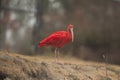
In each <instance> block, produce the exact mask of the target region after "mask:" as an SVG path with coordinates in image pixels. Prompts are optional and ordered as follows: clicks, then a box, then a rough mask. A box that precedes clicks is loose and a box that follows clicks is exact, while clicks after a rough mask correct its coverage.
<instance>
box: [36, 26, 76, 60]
mask: <svg viewBox="0 0 120 80" xmlns="http://www.w3.org/2000/svg"><path fill="white" fill-rule="evenodd" d="M73 40H74V34H73V25H72V24H69V25H68V28H67V31H57V32H54V33H52V34H51V35H49V36H48V37H47V38H45V39H43V40H42V41H40V42H39V44H38V46H39V47H42V46H52V47H55V58H56V61H57V58H58V57H59V48H61V47H63V46H64V45H65V44H67V43H69V42H71V41H72V42H73Z"/></svg>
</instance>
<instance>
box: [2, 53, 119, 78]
mask: <svg viewBox="0 0 120 80" xmlns="http://www.w3.org/2000/svg"><path fill="white" fill-rule="evenodd" d="M34 58H35V57H34ZM119 71H120V68H119V67H117V68H115V69H114V67H110V68H108V72H109V74H108V78H109V80H118V78H119V76H118V73H119ZM103 79H105V69H104V66H103V65H99V66H98V65H94V64H87V63H86V64H71V63H54V62H46V61H41V60H38V61H34V60H29V59H28V58H25V57H24V55H22V56H21V55H18V54H13V53H6V52H0V80H103Z"/></svg>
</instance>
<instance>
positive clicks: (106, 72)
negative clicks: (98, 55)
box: [102, 53, 108, 80]
mask: <svg viewBox="0 0 120 80" xmlns="http://www.w3.org/2000/svg"><path fill="white" fill-rule="evenodd" d="M102 56H103V59H104V60H105V76H106V80H108V71H107V65H108V64H107V61H108V54H107V53H106V54H105V55H104V54H103V55H102Z"/></svg>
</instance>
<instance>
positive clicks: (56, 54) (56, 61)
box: [55, 48, 57, 62]
mask: <svg viewBox="0 0 120 80" xmlns="http://www.w3.org/2000/svg"><path fill="white" fill-rule="evenodd" d="M55 62H57V48H55Z"/></svg>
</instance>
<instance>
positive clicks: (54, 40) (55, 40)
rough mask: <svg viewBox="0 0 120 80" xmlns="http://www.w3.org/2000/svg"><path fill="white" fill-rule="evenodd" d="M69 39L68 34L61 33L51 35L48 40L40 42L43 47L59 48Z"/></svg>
mask: <svg viewBox="0 0 120 80" xmlns="http://www.w3.org/2000/svg"><path fill="white" fill-rule="evenodd" d="M66 37H67V32H65V31H59V32H55V33H53V34H51V35H49V36H48V37H47V38H45V39H44V40H42V41H41V42H40V44H41V45H43V46H44V45H51V46H56V47H57V46H59V45H60V43H62V42H63V41H64V39H65V38H66Z"/></svg>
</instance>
